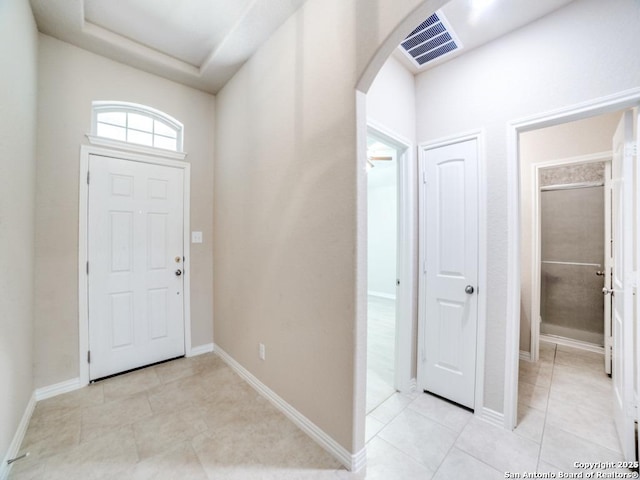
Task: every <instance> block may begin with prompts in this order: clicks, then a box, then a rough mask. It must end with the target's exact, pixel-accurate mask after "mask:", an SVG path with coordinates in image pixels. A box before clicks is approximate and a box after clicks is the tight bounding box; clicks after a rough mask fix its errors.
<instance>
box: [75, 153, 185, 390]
mask: <svg viewBox="0 0 640 480" xmlns="http://www.w3.org/2000/svg"><path fill="white" fill-rule="evenodd" d="M155 150H157V149H149V148H144V149H137V148H136V147H135V146H127V147H126V150H119V149H115V148H105V147H102V146H95V145H82V146H81V147H80V179H79V180H80V195H79V196H80V202H79V203H80V209H79V219H78V319H79V324H78V344H79V350H78V352H79V353H78V362H79V372H80V375H79V377H80V385H81V386H85V385H87V384H88V383H89V363H88V362H87V352H88V351H89V304H88V293H89V288H88V280H89V276H88V275H87V261H88V243H87V239H88V232H89V222H88V213H89V185H88V183H87V174H88V172H89V156H90V155H101V156H104V157H112V158H118V159H121V160H129V161H132V162H141V163H150V164H153V165H161V166H168V167H174V168H181V169H183V170H184V206H183V208H184V216H183V231H184V240H183V244H184V257H185V260H184V263H183V265H184V269H183V270H184V273H183V282H184V297H183V298H184V343H185V345H184V347H185V355H186V356H187V357H188V356H190V354H191V287H190V285H191V264H190V259H191V255H190V248H189V247H190V236H189V231H190V224H189V222H190V215H189V213H190V198H191V191H190V190H191V187H190V186H191V165H190V164H189V163H187V162H184V161H180V160H175V158H176V157H178V158H180V157H181V158H185V156H186V154H176V152H167V153H166V154H164V152H163V151H158V152H156V151H155ZM139 152H143V153H139Z"/></svg>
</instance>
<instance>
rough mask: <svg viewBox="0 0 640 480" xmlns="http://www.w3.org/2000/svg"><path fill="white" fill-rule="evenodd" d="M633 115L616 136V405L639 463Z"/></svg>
mask: <svg viewBox="0 0 640 480" xmlns="http://www.w3.org/2000/svg"><path fill="white" fill-rule="evenodd" d="M633 142H634V133H633V114H632V112H631V111H630V110H629V111H626V112H625V113H624V114H623V115H622V119H621V120H620V123H619V124H618V128H617V130H616V133H615V134H614V136H613V160H612V163H611V170H612V175H611V177H612V180H611V181H612V188H613V201H612V203H613V205H612V207H613V212H612V216H613V232H612V236H613V272H612V273H613V275H612V282H611V283H612V289H613V292H612V293H611V294H612V295H613V300H612V310H613V322H612V323H613V352H612V354H613V362H612V363H613V365H612V367H613V371H612V375H611V376H612V379H613V397H614V398H613V406H614V415H615V422H616V428H617V430H618V436H619V438H620V445H621V447H622V453H623V454H624V457H625V460H627V461H633V460H635V439H634V420H635V418H634V408H633V407H634V396H633V356H634V354H633V334H634V331H633V291H632V276H633V245H632V241H633V227H634V219H633V162H634V153H633V149H632V146H633ZM605 293H607V291H606V290H605Z"/></svg>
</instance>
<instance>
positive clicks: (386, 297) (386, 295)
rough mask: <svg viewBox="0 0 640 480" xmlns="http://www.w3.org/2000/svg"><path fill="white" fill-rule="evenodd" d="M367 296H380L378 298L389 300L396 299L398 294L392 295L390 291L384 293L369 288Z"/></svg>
mask: <svg viewBox="0 0 640 480" xmlns="http://www.w3.org/2000/svg"><path fill="white" fill-rule="evenodd" d="M367 296H369V297H378V298H385V299H387V300H395V299H396V296H395V295H392V294H390V293H383V292H374V291H372V290H369V291H368V292H367Z"/></svg>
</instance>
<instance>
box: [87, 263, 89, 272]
mask: <svg viewBox="0 0 640 480" xmlns="http://www.w3.org/2000/svg"><path fill="white" fill-rule="evenodd" d="M87 275H89V262H88V261H87Z"/></svg>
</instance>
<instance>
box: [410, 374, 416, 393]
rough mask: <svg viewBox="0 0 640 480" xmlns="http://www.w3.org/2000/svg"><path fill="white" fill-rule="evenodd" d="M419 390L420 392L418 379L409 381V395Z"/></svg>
mask: <svg viewBox="0 0 640 480" xmlns="http://www.w3.org/2000/svg"><path fill="white" fill-rule="evenodd" d="M417 390H418V379H417V378H416V377H413V378H412V379H411V380H410V381H409V393H414V392H416V391H417Z"/></svg>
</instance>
